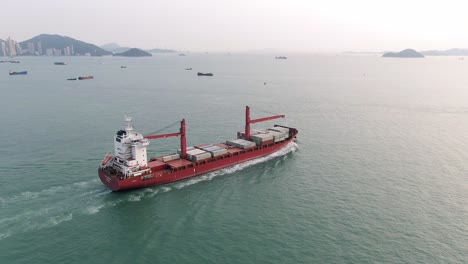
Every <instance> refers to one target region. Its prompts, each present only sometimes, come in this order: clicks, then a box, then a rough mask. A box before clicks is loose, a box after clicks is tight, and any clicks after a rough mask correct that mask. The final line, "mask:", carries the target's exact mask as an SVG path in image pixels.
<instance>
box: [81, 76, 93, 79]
mask: <svg viewBox="0 0 468 264" xmlns="http://www.w3.org/2000/svg"><path fill="white" fill-rule="evenodd" d="M93 78H94V76H79V77H78V80H90V79H93Z"/></svg>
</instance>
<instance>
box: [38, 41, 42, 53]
mask: <svg viewBox="0 0 468 264" xmlns="http://www.w3.org/2000/svg"><path fill="white" fill-rule="evenodd" d="M37 52H39V55H42V44H41V42H40V41H39V42H37Z"/></svg>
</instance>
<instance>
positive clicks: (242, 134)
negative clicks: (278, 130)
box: [237, 129, 265, 139]
mask: <svg viewBox="0 0 468 264" xmlns="http://www.w3.org/2000/svg"><path fill="white" fill-rule="evenodd" d="M262 133H265V131H262V130H257V129H253V130H251V131H250V136H252V135H257V134H262ZM237 138H240V139H245V132H244V131H239V132H237Z"/></svg>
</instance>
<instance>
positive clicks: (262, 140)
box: [250, 133, 273, 146]
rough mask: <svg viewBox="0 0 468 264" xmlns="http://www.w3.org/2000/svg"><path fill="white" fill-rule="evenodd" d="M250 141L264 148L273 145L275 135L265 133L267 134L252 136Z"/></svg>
mask: <svg viewBox="0 0 468 264" xmlns="http://www.w3.org/2000/svg"><path fill="white" fill-rule="evenodd" d="M250 140H252V141H253V142H255V144H256V145H257V146H264V145H268V144H271V143H273V134H271V133H265V134H257V135H252V136H250Z"/></svg>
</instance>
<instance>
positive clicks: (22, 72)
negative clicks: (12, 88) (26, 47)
mask: <svg viewBox="0 0 468 264" xmlns="http://www.w3.org/2000/svg"><path fill="white" fill-rule="evenodd" d="M8 74H10V75H26V74H28V71H19V72H17V71H10V72H9V73H8Z"/></svg>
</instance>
